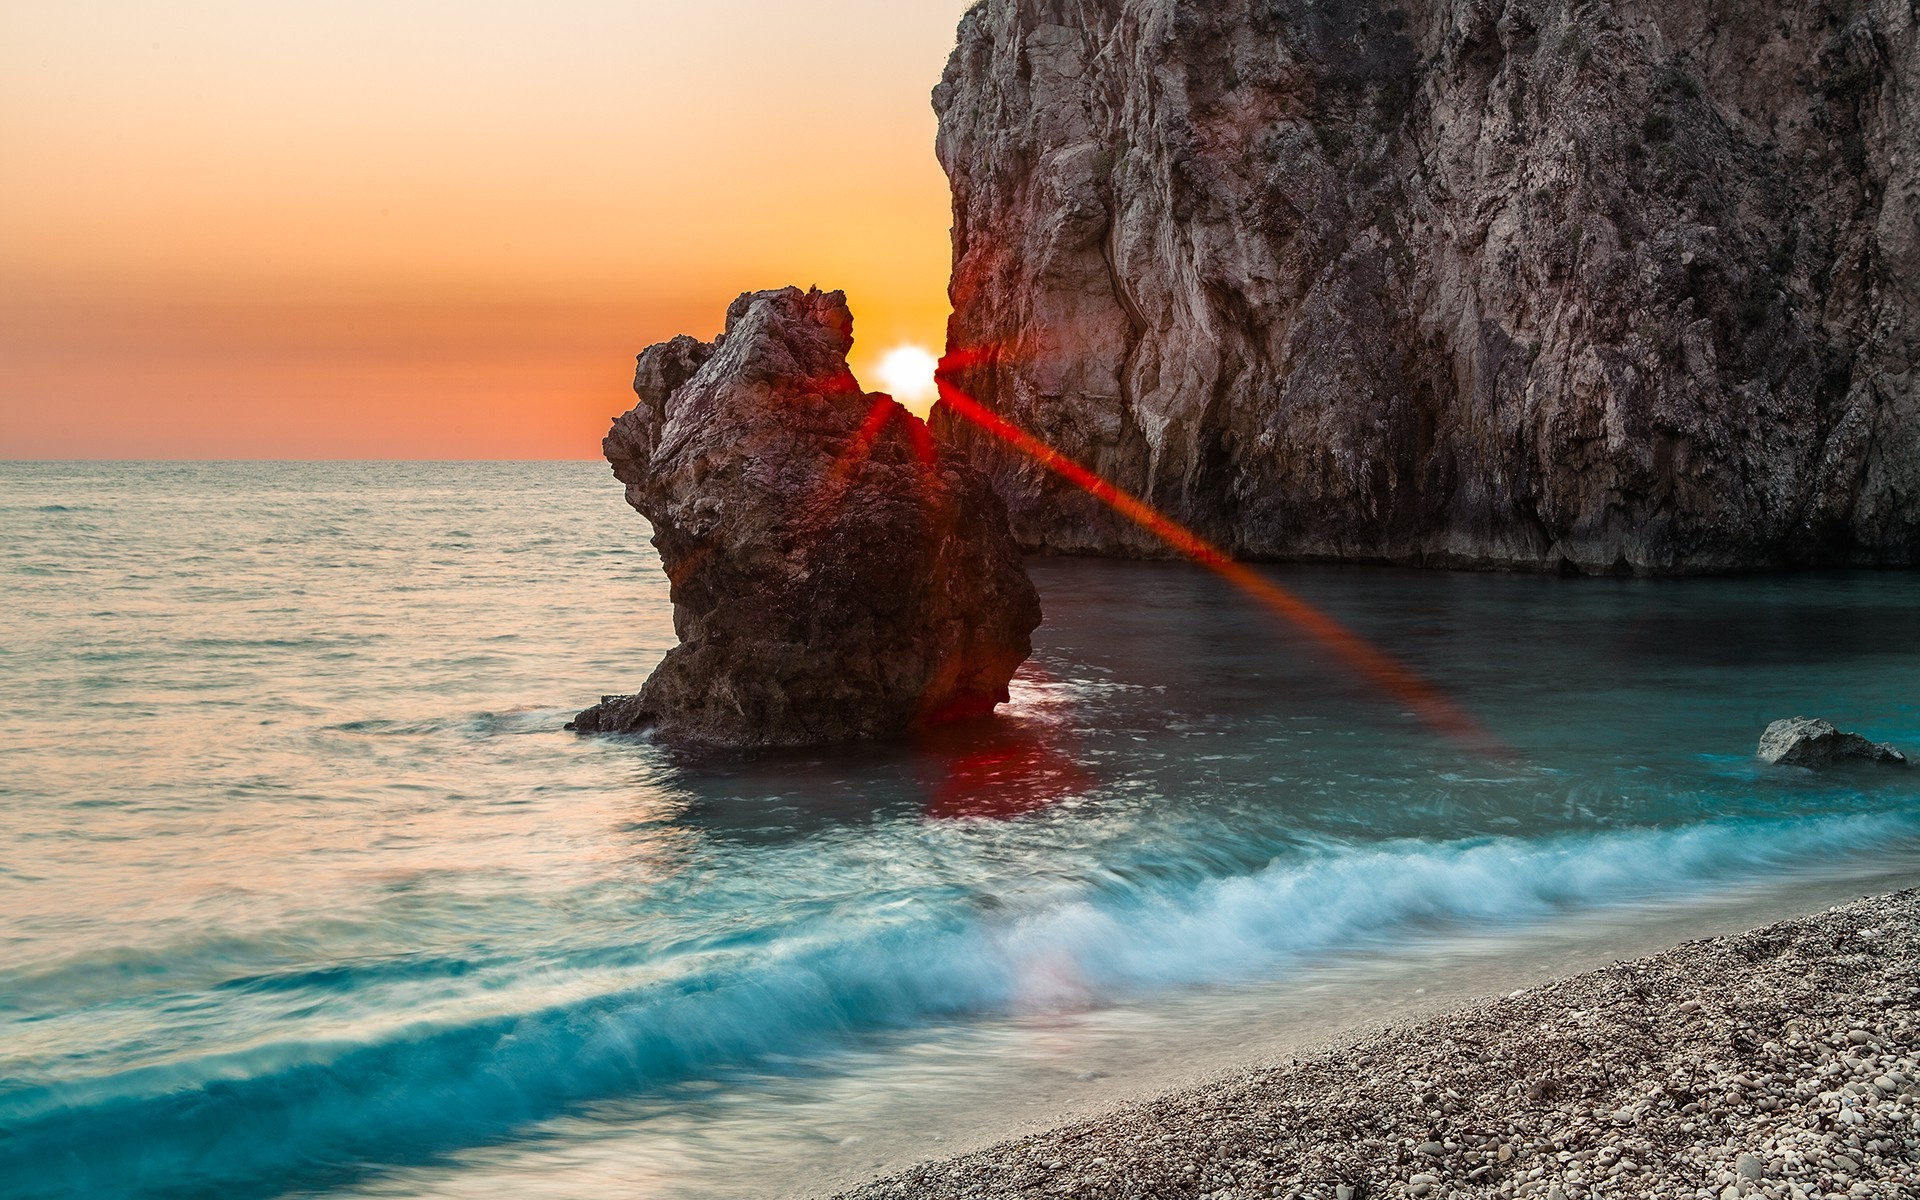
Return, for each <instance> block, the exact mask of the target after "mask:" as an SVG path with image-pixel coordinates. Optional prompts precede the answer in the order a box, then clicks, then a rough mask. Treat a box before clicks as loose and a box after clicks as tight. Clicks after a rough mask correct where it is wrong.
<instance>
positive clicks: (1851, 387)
mask: <svg viewBox="0 0 1920 1200" xmlns="http://www.w3.org/2000/svg"><path fill="white" fill-rule="evenodd" d="M934 104H935V107H936V109H937V110H938V112H939V116H940V138H939V150H940V156H941V161H942V162H943V163H944V164H945V166H946V168H947V171H948V174H949V175H950V177H951V179H952V183H953V195H954V235H953V236H954V275H953V284H952V294H953V301H954V306H955V315H954V317H953V321H952V326H951V349H953V350H955V351H958V352H960V353H958V354H956V356H955V357H954V360H953V361H954V362H955V364H956V366H955V367H954V370H953V377H954V379H955V381H956V382H957V383H958V384H959V385H960V386H962V387H963V388H965V389H966V390H967V391H969V392H970V393H971V394H973V395H974V396H975V397H976V398H977V399H979V400H980V401H982V402H983V403H985V404H987V405H988V406H990V407H992V408H994V409H996V410H998V411H1000V412H1001V413H1003V414H1004V415H1006V416H1008V417H1010V418H1012V419H1014V420H1016V421H1018V422H1020V423H1022V424H1024V425H1025V426H1027V427H1028V428H1030V429H1031V430H1033V431H1034V432H1036V433H1038V434H1040V435H1042V436H1044V437H1045V438H1047V439H1048V440H1049V441H1051V442H1052V443H1054V444H1055V445H1056V446H1057V447H1058V448H1059V449H1061V450H1063V451H1065V452H1066V453H1068V454H1069V455H1071V456H1072V457H1074V458H1076V459H1078V460H1079V461H1081V462H1082V463H1084V464H1086V465H1088V466H1090V467H1093V468H1095V469H1097V470H1098V471H1099V472H1101V473H1102V474H1104V475H1105V476H1107V477H1108V478H1109V479H1110V480H1112V481H1113V482H1115V483H1118V484H1120V485H1122V486H1124V487H1127V488H1129V489H1131V490H1133V491H1136V492H1138V493H1140V494H1142V495H1143V496H1145V497H1146V498H1147V499H1149V500H1150V501H1152V502H1153V503H1155V504H1156V505H1158V506H1160V507H1161V508H1162V509H1164V510H1165V511H1167V512H1169V513H1170V514H1171V515H1173V516H1175V517H1177V518H1179V519H1181V520H1183V521H1185V522H1186V523H1188V524H1190V525H1192V526H1193V527H1194V528H1196V529H1197V530H1199V531H1200V532H1202V533H1204V534H1206V535H1208V536H1210V537H1212V538H1214V539H1216V540H1218V541H1219V542H1220V543H1222V544H1223V545H1224V546H1226V547H1227V548H1229V549H1231V550H1232V551H1233V552H1235V553H1237V554H1240V555H1245V556H1254V557H1274V558H1291V557H1308V558H1349V559H1375V560H1387V561H1397V562H1417V563H1429V564H1437V565H1487V566H1521V567H1538V568H1544V569H1553V568H1559V569H1578V570H1583V571H1594V572H1598V571H1634V572H1643V573H1657V572H1684V571H1708V570H1724V569H1734V568H1744V567H1751V566H1773V565H1794V564H1887V565H1894V564H1899V565H1911V564H1913V563H1915V561H1916V557H1920V395H1917V391H1916V389H1917V386H1920V382H1917V380H1916V376H1915V373H1914V363H1915V357H1916V348H1917V346H1920V295H1917V294H1916V292H1917V291H1920V8H1916V6H1915V5H1914V4H1913V3H1911V0H1830V2H1826V3H1812V4H1797V3H1786V2H1785V0H1752V2H1749V0H1740V2H1738V3H1736V2H1734V0H1644V2H1643V0H1586V2H1581V3H1573V2H1565V0H1410V2H1408V3H1404V4H1394V3H1390V2H1384V0H1216V2H1212V3H1199V2H1195V0H985V2H984V3H982V4H981V5H980V6H979V7H977V8H975V9H974V10H973V11H972V12H971V13H969V14H968V15H967V17H966V18H965V20H964V21H963V22H962V24H961V27H960V36H959V45H958V47H957V49H956V50H955V52H954V55H953V58H952V61H951V62H950V63H949V65H948V68H947V72H946V77H945V79H944V81H943V82H942V83H941V84H940V86H939V88H938V89H937V90H936V92H935V94H934ZM935 424H936V426H937V427H942V426H944V427H950V428H951V429H952V432H953V436H955V437H956V438H959V439H961V440H968V439H972V440H973V442H974V444H975V445H976V447H977V453H976V457H977V459H979V460H982V461H985V462H988V463H989V464H990V466H991V470H992V472H993V474H994V475H995V477H996V482H997V483H998V485H999V487H1000V491H1001V494H1002V495H1003V496H1005V497H1006V498H1007V500H1008V503H1009V505H1010V507H1011V510H1012V512H1013V516H1014V522H1015V529H1016V532H1017V533H1018V534H1019V536H1020V537H1021V539H1022V541H1023V542H1024V543H1025V544H1027V545H1029V546H1031V547H1035V548H1044V549H1051V550H1059V551H1074V552H1102V553H1130V552H1138V553H1151V552H1154V551H1155V549H1156V548H1155V547H1154V546H1153V545H1152V544H1151V543H1150V542H1149V541H1148V540H1147V539H1146V538H1145V537H1144V536H1143V535H1141V534H1140V533H1139V532H1138V531H1136V530H1135V529H1133V528H1132V527H1130V526H1127V525H1126V524H1125V523H1124V522H1121V521H1119V520H1118V519H1117V518H1114V517H1113V516H1112V515H1111V514H1109V513H1107V512H1105V511H1104V510H1102V509H1101V508H1100V507H1099V506H1098V505H1096V504H1095V503H1094V502H1092V501H1090V500H1088V499H1086V498H1085V497H1084V496H1081V495H1078V494H1074V493H1072V492H1071V491H1070V489H1067V488H1065V487H1064V486H1062V485H1060V484H1059V483H1058V482H1057V481H1054V480H1052V479H1050V478H1048V477H1047V476H1046V474H1045V473H1044V472H1043V471H1042V470H1041V469H1039V468H1038V467H1036V466H1035V465H1033V464H1032V463H1030V462H1027V461H1023V460H1021V459H1020V458H1018V457H1017V456H1015V455H1012V454H1011V453H1009V452H1006V451H1002V450H1000V449H998V448H995V447H993V446H990V445H988V444H987V441H986V439H985V438H983V437H981V436H980V435H978V434H974V433H970V432H969V431H968V430H966V429H965V428H964V425H963V423H962V422H961V421H959V420H958V419H957V418H956V417H954V416H953V414H952V413H950V412H949V413H944V414H941V413H936V419H935Z"/></svg>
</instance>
